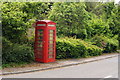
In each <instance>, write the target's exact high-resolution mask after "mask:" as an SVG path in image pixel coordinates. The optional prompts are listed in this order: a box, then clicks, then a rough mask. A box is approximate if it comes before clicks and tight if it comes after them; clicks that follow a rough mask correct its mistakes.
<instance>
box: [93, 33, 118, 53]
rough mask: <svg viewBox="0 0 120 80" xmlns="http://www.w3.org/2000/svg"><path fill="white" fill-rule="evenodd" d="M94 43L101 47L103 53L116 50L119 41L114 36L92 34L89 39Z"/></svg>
mask: <svg viewBox="0 0 120 80" xmlns="http://www.w3.org/2000/svg"><path fill="white" fill-rule="evenodd" d="M91 42H93V44H94V45H97V46H98V47H101V48H103V52H104V53H111V52H115V51H117V49H118V47H119V42H118V40H117V39H115V38H108V37H106V36H102V35H101V36H98V35H96V36H94V37H93V38H92V39H91Z"/></svg>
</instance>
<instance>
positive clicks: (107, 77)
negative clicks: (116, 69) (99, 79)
mask: <svg viewBox="0 0 120 80" xmlns="http://www.w3.org/2000/svg"><path fill="white" fill-rule="evenodd" d="M110 77H112V76H111V75H110V76H106V77H104V78H110Z"/></svg>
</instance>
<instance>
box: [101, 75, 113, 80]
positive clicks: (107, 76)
mask: <svg viewBox="0 0 120 80" xmlns="http://www.w3.org/2000/svg"><path fill="white" fill-rule="evenodd" d="M111 77H112V76H111V75H109V76H106V77H104V78H102V79H99V80H104V79H106V78H111Z"/></svg>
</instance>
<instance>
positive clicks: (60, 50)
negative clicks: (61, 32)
mask: <svg viewBox="0 0 120 80" xmlns="http://www.w3.org/2000/svg"><path fill="white" fill-rule="evenodd" d="M102 51H103V49H101V48H99V47H97V46H95V45H91V44H89V43H87V42H85V41H83V40H81V39H73V38H61V39H57V58H58V59H61V58H79V57H89V56H98V55H101V54H102Z"/></svg>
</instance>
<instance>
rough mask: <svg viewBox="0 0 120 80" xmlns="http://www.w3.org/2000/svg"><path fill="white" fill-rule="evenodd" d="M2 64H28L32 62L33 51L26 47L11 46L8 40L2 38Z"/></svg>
mask: <svg viewBox="0 0 120 80" xmlns="http://www.w3.org/2000/svg"><path fill="white" fill-rule="evenodd" d="M2 40H3V49H2V62H3V64H6V63H11V62H15V63H19V62H30V61H32V60H33V50H32V49H31V47H29V46H27V45H25V44H24V45H20V44H13V43H11V42H10V41H9V40H7V39H5V38H3V39H2Z"/></svg>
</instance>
